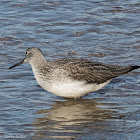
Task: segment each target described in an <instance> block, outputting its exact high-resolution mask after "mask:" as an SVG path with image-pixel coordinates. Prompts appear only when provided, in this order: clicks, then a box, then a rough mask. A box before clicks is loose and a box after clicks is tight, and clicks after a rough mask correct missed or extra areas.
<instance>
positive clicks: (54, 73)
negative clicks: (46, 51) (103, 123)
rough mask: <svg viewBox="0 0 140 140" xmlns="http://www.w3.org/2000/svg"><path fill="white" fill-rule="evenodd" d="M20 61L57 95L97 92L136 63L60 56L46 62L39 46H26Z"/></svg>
mask: <svg viewBox="0 0 140 140" xmlns="http://www.w3.org/2000/svg"><path fill="white" fill-rule="evenodd" d="M23 62H29V63H30V64H31V67H32V70H33V73H34V76H35V78H36V80H37V82H38V83H39V85H40V86H42V87H43V88H44V89H45V90H47V91H49V92H52V93H54V94H56V95H58V96H63V97H69V98H78V97H81V96H84V95H86V94H88V93H89V92H93V91H97V90H99V89H100V88H102V87H103V86H105V85H106V84H107V83H109V82H110V80H111V79H112V78H114V77H117V76H120V75H122V74H126V73H128V72H130V71H132V70H133V69H137V68H139V66H116V65H107V64H102V63H99V62H92V61H89V60H87V59H79V58H63V59H59V60H54V61H46V60H45V58H44V56H43V55H42V52H41V50H40V49H38V48H29V49H27V51H26V56H25V59H24V60H22V61H21V62H19V63H17V64H15V65H14V66H12V67H10V68H13V67H15V66H18V65H20V64H21V63H23Z"/></svg>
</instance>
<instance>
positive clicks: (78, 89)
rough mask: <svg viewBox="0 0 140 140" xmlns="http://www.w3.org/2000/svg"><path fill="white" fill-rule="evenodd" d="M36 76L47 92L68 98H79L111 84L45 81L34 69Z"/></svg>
mask: <svg viewBox="0 0 140 140" xmlns="http://www.w3.org/2000/svg"><path fill="white" fill-rule="evenodd" d="M33 72H34V76H35V78H36V80H37V82H38V84H39V85H40V86H41V87H42V88H44V89H45V90H47V91H49V92H51V93H53V94H55V95H57V96H62V97H67V98H79V97H82V96H84V95H86V94H88V93H90V92H94V91H97V90H99V89H101V88H102V87H104V86H105V85H106V84H108V83H109V82H110V80H109V81H107V82H105V83H102V84H96V83H95V84H87V83H86V82H85V81H78V80H66V81H65V82H64V81H62V82H58V81H51V82H49V81H47V80H46V81H43V79H42V78H40V76H39V75H38V73H37V72H36V71H35V69H33Z"/></svg>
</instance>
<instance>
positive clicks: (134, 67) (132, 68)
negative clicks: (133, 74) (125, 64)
mask: <svg viewBox="0 0 140 140" xmlns="http://www.w3.org/2000/svg"><path fill="white" fill-rule="evenodd" d="M138 68H140V66H131V69H130V71H132V70H135V69H138Z"/></svg>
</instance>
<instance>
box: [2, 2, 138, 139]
mask: <svg viewBox="0 0 140 140" xmlns="http://www.w3.org/2000/svg"><path fill="white" fill-rule="evenodd" d="M139 7H140V2H139V1H138V0H129V1H124V2H123V1H121V0H117V1H107V0H98V1H92V0H86V1H83V0H77V1H74V0H69V1H66V0H61V1H60V0H56V1H55V0H52V1H44V0H18V1H17V0H16V1H11V0H1V1H0V48H1V49H0V50H1V51H0V120H1V123H0V137H1V139H5V138H7V139H10V137H11V138H12V137H13V138H14V139H15V138H16V137H17V138H19V139H21V138H23V139H76V140H81V139H89V140H90V139H91V140H93V139H95V140H97V139H100V140H101V139H102V140H106V139H107V140H124V139H127V140H139V139H140V95H139V91H140V70H135V71H134V72H132V73H129V74H128V75H124V76H121V77H118V78H115V79H114V80H112V82H111V83H110V84H109V85H107V86H106V87H104V88H103V89H101V90H100V91H98V92H96V93H91V94H89V95H88V96H85V97H83V99H79V100H72V99H65V98H61V97H57V96H55V95H53V94H51V93H49V92H47V91H45V90H43V89H42V88H41V87H40V86H38V84H37V82H36V81H35V79H34V77H33V74H32V71H31V68H30V66H29V64H24V65H22V66H20V67H16V68H15V69H12V70H9V69H8V67H10V66H11V65H13V64H14V63H15V62H18V61H20V60H21V59H22V58H23V57H24V52H25V50H26V49H27V48H29V47H32V46H35V47H39V48H40V49H41V50H42V51H43V53H44V55H45V56H46V59H49V60H53V59H58V58H61V57H67V56H69V57H71V56H72V57H82V58H87V59H89V60H92V61H100V62H103V63H110V64H118V65H140V61H139V60H140V40H139V38H140V8H139Z"/></svg>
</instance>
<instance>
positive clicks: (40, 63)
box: [30, 56, 47, 70]
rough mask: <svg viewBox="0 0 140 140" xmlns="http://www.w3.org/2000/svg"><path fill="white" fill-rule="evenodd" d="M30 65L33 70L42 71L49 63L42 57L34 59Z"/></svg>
mask: <svg viewBox="0 0 140 140" xmlns="http://www.w3.org/2000/svg"><path fill="white" fill-rule="evenodd" d="M30 65H31V67H32V69H38V70H39V69H40V68H42V67H44V66H47V61H46V60H45V58H44V57H43V56H42V57H36V58H34V59H33V60H32V61H31V62H30Z"/></svg>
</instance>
